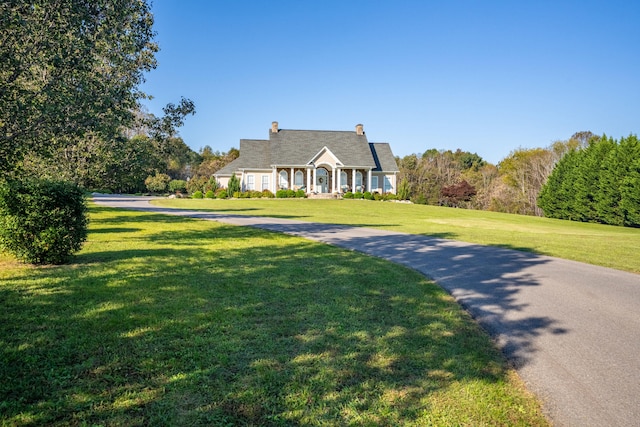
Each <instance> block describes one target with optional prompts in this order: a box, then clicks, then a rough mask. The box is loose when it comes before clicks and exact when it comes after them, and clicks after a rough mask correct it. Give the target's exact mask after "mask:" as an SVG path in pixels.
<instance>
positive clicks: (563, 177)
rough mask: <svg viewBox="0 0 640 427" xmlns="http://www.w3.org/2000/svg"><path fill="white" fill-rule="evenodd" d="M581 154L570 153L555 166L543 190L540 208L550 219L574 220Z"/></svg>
mask: <svg viewBox="0 0 640 427" xmlns="http://www.w3.org/2000/svg"><path fill="white" fill-rule="evenodd" d="M579 158H580V152H578V151H577V150H575V149H574V150H572V151H569V152H568V153H567V154H566V155H565V156H564V157H563V158H562V159H561V160H560V161H559V162H558V163H557V164H556V166H555V168H554V169H553V172H552V173H551V175H550V176H549V178H548V179H547V181H546V182H545V184H544V186H543V187H542V188H541V190H540V193H539V196H538V206H539V207H540V209H542V210H543V211H544V215H545V216H546V217H548V218H558V219H572V217H573V216H574V214H573V206H574V195H575V191H574V188H573V183H574V182H575V179H576V176H577V166H578V163H579V161H580V159H579Z"/></svg>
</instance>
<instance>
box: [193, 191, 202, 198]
mask: <svg viewBox="0 0 640 427" xmlns="http://www.w3.org/2000/svg"><path fill="white" fill-rule="evenodd" d="M191 197H193V198H194V199H202V198H203V197H204V196H203V195H202V191H200V190H198V191H196V192H195V193H193V195H192V196H191Z"/></svg>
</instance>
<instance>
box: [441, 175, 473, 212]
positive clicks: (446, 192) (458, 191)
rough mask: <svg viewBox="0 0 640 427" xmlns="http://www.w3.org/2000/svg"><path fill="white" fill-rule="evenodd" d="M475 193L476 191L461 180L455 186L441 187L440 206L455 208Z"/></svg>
mask: <svg viewBox="0 0 640 427" xmlns="http://www.w3.org/2000/svg"><path fill="white" fill-rule="evenodd" d="M476 193H477V191H476V189H475V188H474V187H473V186H472V185H471V184H469V183H468V182H467V181H465V180H462V181H460V182H459V183H457V184H454V185H449V186H446V187H442V192H441V195H442V203H441V204H442V205H444V206H451V207H456V208H457V207H458V205H459V204H460V202H468V201H469V200H471V198H473V196H475V195H476Z"/></svg>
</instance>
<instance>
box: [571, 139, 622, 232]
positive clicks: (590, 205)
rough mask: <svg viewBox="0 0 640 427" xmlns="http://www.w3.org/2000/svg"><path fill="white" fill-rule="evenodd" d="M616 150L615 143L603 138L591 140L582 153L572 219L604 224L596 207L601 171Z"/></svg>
mask: <svg viewBox="0 0 640 427" xmlns="http://www.w3.org/2000/svg"><path fill="white" fill-rule="evenodd" d="M615 148H616V144H615V142H614V141H613V140H612V139H611V138H606V137H605V136H603V137H602V138H600V139H591V141H590V142H589V145H587V147H586V148H585V149H584V150H582V151H581V152H580V156H579V157H580V162H579V164H578V165H577V168H576V177H575V180H574V196H573V208H572V211H573V215H572V219H575V220H577V221H584V222H602V219H601V218H600V216H599V214H598V209H597V206H596V197H597V193H598V192H599V189H600V176H601V173H600V170H601V168H602V165H603V163H604V161H605V159H606V158H607V156H608V155H609V153H610V152H612V151H614V150H615Z"/></svg>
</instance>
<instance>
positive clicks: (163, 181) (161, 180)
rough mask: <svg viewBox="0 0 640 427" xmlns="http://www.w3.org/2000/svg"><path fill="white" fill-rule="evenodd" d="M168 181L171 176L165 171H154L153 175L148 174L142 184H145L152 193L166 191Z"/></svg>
mask: <svg viewBox="0 0 640 427" xmlns="http://www.w3.org/2000/svg"><path fill="white" fill-rule="evenodd" d="M169 182H171V177H170V176H169V175H167V174H165V173H156V174H155V175H153V176H148V177H147V179H145V180H144V185H146V186H147V189H148V190H149V191H151V192H152V193H162V192H164V191H167V188H168V186H169Z"/></svg>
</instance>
